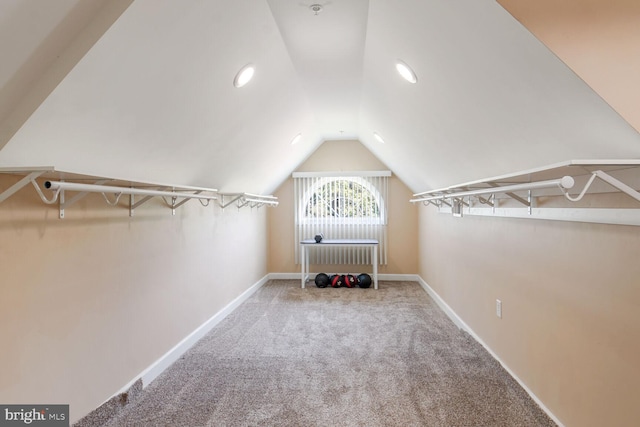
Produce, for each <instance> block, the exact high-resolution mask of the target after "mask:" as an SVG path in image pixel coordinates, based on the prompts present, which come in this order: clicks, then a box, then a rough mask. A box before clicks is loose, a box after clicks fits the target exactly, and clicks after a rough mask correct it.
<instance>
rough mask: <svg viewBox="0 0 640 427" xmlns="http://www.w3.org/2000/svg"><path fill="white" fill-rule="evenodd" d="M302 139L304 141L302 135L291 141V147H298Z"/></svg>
mask: <svg viewBox="0 0 640 427" xmlns="http://www.w3.org/2000/svg"><path fill="white" fill-rule="evenodd" d="M301 139H302V134H301V133H299V134H297V135H296V136H294V137H293V139H292V140H291V145H296V144H297V143H298V142H300V140H301Z"/></svg>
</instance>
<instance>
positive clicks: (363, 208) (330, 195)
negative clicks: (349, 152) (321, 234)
mask: <svg viewBox="0 0 640 427" xmlns="http://www.w3.org/2000/svg"><path fill="white" fill-rule="evenodd" d="M299 206H300V209H301V212H299V216H300V218H301V219H302V220H305V221H315V222H316V223H322V222H325V223H327V222H336V223H337V222H340V223H343V224H347V223H359V222H367V223H378V224H380V223H382V222H383V218H384V217H385V211H384V206H385V203H384V198H383V197H382V195H381V194H380V191H379V190H378V189H377V188H376V187H375V186H374V185H373V184H372V183H371V182H370V181H367V180H366V179H364V178H363V177H357V176H352V177H322V178H320V179H317V180H315V182H313V183H312V184H311V185H309V187H308V189H307V191H306V192H305V194H304V195H303V203H300V205H299Z"/></svg>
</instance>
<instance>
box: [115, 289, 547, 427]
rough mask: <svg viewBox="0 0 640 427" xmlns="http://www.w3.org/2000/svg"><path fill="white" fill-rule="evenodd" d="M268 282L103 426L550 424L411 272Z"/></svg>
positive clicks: (520, 389)
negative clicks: (365, 284)
mask: <svg viewBox="0 0 640 427" xmlns="http://www.w3.org/2000/svg"><path fill="white" fill-rule="evenodd" d="M299 286H300V282H299V281H295V280H275V281H270V282H269V283H267V284H266V285H265V286H263V287H262V288H261V289H260V290H259V291H258V292H257V293H256V294H254V295H253V296H252V297H251V298H250V299H249V300H247V301H246V302H245V303H244V304H242V305H241V306H240V307H239V308H238V309H237V310H235V311H234V312H233V313H232V314H231V315H229V316H228V317H227V318H226V319H224V320H223V321H222V322H221V323H220V324H219V325H218V326H216V328H214V329H213V330H212V331H211V332H210V333H209V334H208V335H207V336H206V337H204V338H203V339H202V340H201V341H200V342H198V343H197V344H196V345H195V346H194V347H193V348H192V349H191V350H190V351H189V352H188V353H187V354H185V355H184V356H183V357H182V358H181V359H179V360H178V361H177V362H176V363H175V364H174V365H173V366H172V367H171V368H169V369H168V370H167V371H165V372H164V373H163V374H162V375H161V376H160V377H158V379H157V380H156V381H154V382H153V383H152V384H151V385H150V386H149V387H148V388H147V389H145V390H143V391H142V392H141V393H140V396H139V397H138V398H137V399H136V400H135V401H134V402H133V403H131V404H129V405H127V406H126V407H125V408H124V409H123V410H122V411H121V412H120V413H119V414H118V415H117V416H116V417H115V418H113V419H112V420H111V421H110V422H108V423H107V424H105V426H107V427H113V426H368V427H370V426H510V427H511V426H553V425H555V424H554V423H553V422H552V421H551V420H550V419H549V418H548V417H547V416H546V415H545V414H544V412H543V411H542V410H541V409H540V408H539V407H538V406H536V404H535V403H534V402H533V401H532V400H531V399H530V398H529V396H528V395H527V394H526V393H525V392H524V391H523V390H522V388H521V387H520V386H519V385H518V384H517V383H516V382H515V381H514V380H513V379H512V378H511V377H510V376H509V375H508V374H507V373H506V372H505V371H504V369H502V367H501V366H500V365H499V364H498V363H497V362H496V361H495V360H494V359H493V358H492V357H491V356H490V355H489V354H488V353H487V352H486V351H485V350H484V349H483V348H482V346H480V345H479V344H478V343H477V342H476V341H475V340H473V338H471V337H470V336H469V335H467V334H466V333H464V332H462V331H460V330H459V329H458V328H457V327H456V326H455V325H454V324H453V323H452V322H451V321H450V320H449V318H447V316H446V315H445V314H444V313H443V312H442V311H441V310H440V309H439V308H438V306H437V305H436V304H435V303H434V302H433V301H432V300H431V299H430V298H429V296H428V295H427V294H426V293H425V292H424V290H423V289H422V288H421V287H420V286H419V285H418V284H417V283H415V282H381V284H380V289H379V290H378V291H375V290H373V289H347V288H341V289H331V288H327V289H319V288H316V287H315V286H314V285H313V283H312V284H311V286H310V287H308V288H307V289H300V287H299Z"/></svg>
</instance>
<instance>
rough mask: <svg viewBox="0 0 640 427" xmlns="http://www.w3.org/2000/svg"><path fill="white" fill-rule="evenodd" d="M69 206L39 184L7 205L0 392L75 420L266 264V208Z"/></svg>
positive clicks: (92, 199) (0, 398)
mask: <svg viewBox="0 0 640 427" xmlns="http://www.w3.org/2000/svg"><path fill="white" fill-rule="evenodd" d="M17 180H18V178H16V177H11V176H6V175H0V189H6V188H7V187H9V186H10V185H11V184H13V183H14V182H16V181H17ZM123 198H124V197H123ZM65 215H66V217H65V219H63V220H60V219H58V211H57V208H56V207H55V206H47V205H44V204H43V203H42V201H41V200H40V199H39V197H38V196H37V195H36V193H35V191H34V189H33V188H31V186H29V187H25V188H24V189H22V190H20V191H19V192H18V193H17V194H15V195H13V196H12V197H10V198H9V199H8V200H6V201H5V202H3V203H2V205H0V241H1V242H2V245H0V272H1V276H0V294H1V295H2V297H0V342H2V343H3V344H2V351H1V352H0V366H2V375H0V402H3V403H29V402H32V403H33V402H35V403H37V402H48V403H61V404H70V410H71V421H72V422H74V421H76V420H78V419H79V418H81V417H82V416H84V415H85V414H87V413H88V412H89V411H91V410H93V409H95V408H96V407H98V406H99V405H101V404H102V403H103V402H104V401H105V400H107V399H109V398H110V397H111V396H112V395H114V394H115V393H117V392H118V391H119V390H121V389H122V388H123V387H124V386H125V385H127V384H128V383H129V382H130V381H131V380H133V379H135V378H137V377H138V376H139V374H140V373H141V372H142V371H143V370H144V369H146V368H147V367H149V366H150V365H151V364H152V363H154V362H155V361H156V360H157V359H158V358H160V357H161V356H163V355H164V354H165V353H166V352H167V351H169V350H170V349H171V348H172V347H173V346H175V345H176V344H177V343H179V342H180V341H181V340H182V339H184V338H185V337H186V336H187V335H188V334H190V333H191V332H193V331H194V330H195V329H196V328H197V327H199V326H200V325H202V324H203V323H204V322H205V321H207V320H208V319H210V318H211V317H212V316H213V315H214V314H216V313H217V312H219V311H220V310H221V309H222V308H223V307H225V306H226V305H227V304H228V303H229V302H231V301H232V300H233V299H235V298H236V297H238V296H239V295H240V294H241V293H242V292H244V291H245V290H246V289H248V288H249V287H250V286H251V285H253V284H255V283H256V282H258V281H259V280H260V279H261V278H263V277H264V276H265V274H266V244H265V243H264V242H265V241H266V212H265V209H253V210H252V209H248V208H247V209H242V210H236V209H227V210H224V211H222V210H221V209H220V208H219V207H212V206H208V207H203V206H201V205H200V203H198V202H197V201H195V200H193V201H190V202H188V203H186V204H185V205H184V206H182V207H180V208H178V209H177V211H176V216H175V217H172V216H171V211H170V210H169V209H168V208H167V207H166V206H164V205H162V204H161V200H159V199H158V200H156V199H152V201H149V202H147V203H146V204H145V205H142V206H140V207H139V208H138V209H136V211H135V216H134V217H133V218H129V216H128V209H127V207H126V206H120V207H117V208H115V207H109V206H107V205H106V203H105V202H104V200H102V198H101V196H100V195H99V194H93V195H89V196H87V197H86V198H85V199H83V200H82V201H80V202H79V203H77V204H76V205H74V206H72V207H70V208H69V209H67V210H66V212H65Z"/></svg>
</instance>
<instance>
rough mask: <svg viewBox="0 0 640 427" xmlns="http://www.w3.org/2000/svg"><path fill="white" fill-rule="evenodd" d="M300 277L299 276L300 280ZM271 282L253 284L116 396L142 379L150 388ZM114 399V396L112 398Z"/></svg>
mask: <svg viewBox="0 0 640 427" xmlns="http://www.w3.org/2000/svg"><path fill="white" fill-rule="evenodd" d="M299 277H300V275H299V274H298V278H299ZM268 281H269V274H267V275H265V276H264V277H263V278H262V279H260V280H259V281H258V282H256V283H255V284H253V285H252V286H251V287H250V288H249V289H247V290H246V291H244V292H243V293H242V294H240V295H239V296H238V297H237V298H235V299H234V300H233V301H231V302H230V303H229V304H227V305H226V306H225V307H224V308H223V309H222V310H220V311H219V312H217V313H216V314H214V315H213V316H212V317H211V318H210V319H209V320H207V321H206V322H204V323H203V324H202V325H200V326H199V327H198V328H197V329H196V330H194V331H193V332H191V333H190V334H189V335H187V336H186V337H185V338H184V339H183V340H182V341H180V342H179V343H178V344H176V345H175V346H174V347H173V348H172V349H171V350H169V351H168V352H166V353H165V354H164V355H163V356H162V357H160V358H159V359H158V360H156V361H155V362H153V363H152V364H151V365H150V366H149V367H148V368H147V369H145V370H144V371H142V372H141V373H140V374H139V375H137V376H136V377H135V378H134V379H133V380H131V381H130V382H129V383H128V384H127V385H125V386H124V387H122V388H121V389H120V390H119V391H118V392H117V393H116V394H115V395H114V396H117V395H119V394H121V393H124V392H126V391H127V390H129V388H130V387H131V386H132V385H133V384H134V383H135V382H136V381H137V380H138V379H142V386H143V387H146V386H148V385H149V384H150V383H151V382H152V381H153V380H154V379H156V378H157V377H158V375H160V374H161V373H162V372H164V370H165V369H167V368H168V367H169V366H171V364H172V363H173V362H175V361H176V360H178V359H179V358H180V356H182V355H183V354H184V353H186V351H187V350H189V349H190V348H191V347H192V346H193V345H194V344H195V343H196V342H198V340H200V338H202V337H204V336H205V335H206V334H207V333H208V332H209V331H210V330H211V329H213V327H214V326H216V325H217V324H218V323H220V321H221V320H222V319H224V318H225V317H227V316H228V315H229V314H231V312H232V311H233V310H235V309H236V308H237V307H238V306H239V305H240V304H242V303H243V302H244V301H246V300H247V299H248V298H249V297H250V296H251V295H253V294H254V293H255V292H256V291H257V290H258V289H260V288H261V287H262V286H263V285H264V284H265V283H267V282H268ZM112 397H113V396H112Z"/></svg>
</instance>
